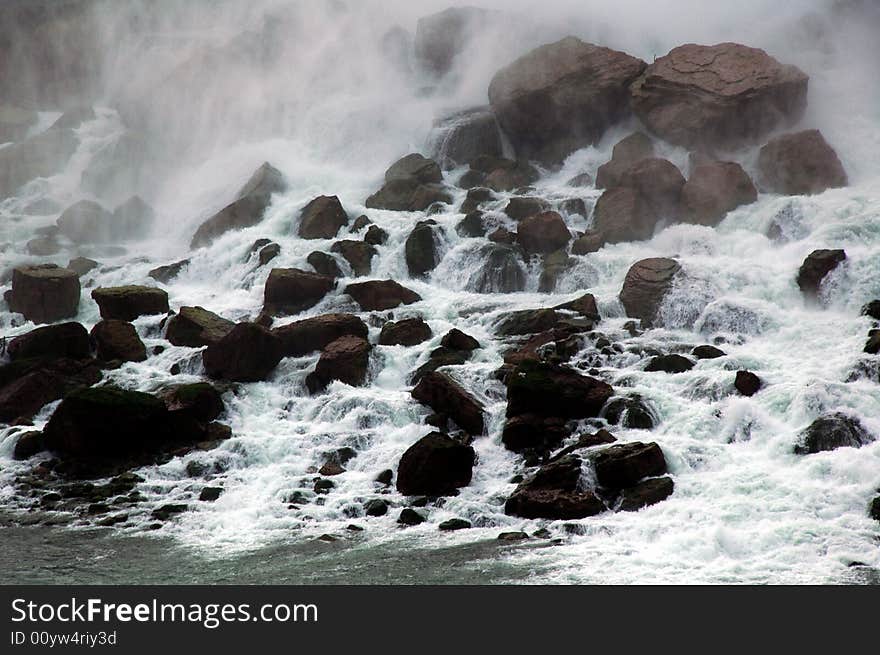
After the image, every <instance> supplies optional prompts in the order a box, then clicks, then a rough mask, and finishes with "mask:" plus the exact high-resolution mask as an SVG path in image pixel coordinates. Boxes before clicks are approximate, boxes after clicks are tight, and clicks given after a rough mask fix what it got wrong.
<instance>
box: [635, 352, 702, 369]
mask: <svg viewBox="0 0 880 655" xmlns="http://www.w3.org/2000/svg"><path fill="white" fill-rule="evenodd" d="M693 367H694V363H693V362H692V361H691V360H689V359H688V358H687V357H684V356H683V355H675V354H673V355H657V356H656V357H652V358H651V361H649V362H648V365H647V366H646V367H645V371H646V372H648V373H684V372H686V371H690V370H691V369H692V368H693Z"/></svg>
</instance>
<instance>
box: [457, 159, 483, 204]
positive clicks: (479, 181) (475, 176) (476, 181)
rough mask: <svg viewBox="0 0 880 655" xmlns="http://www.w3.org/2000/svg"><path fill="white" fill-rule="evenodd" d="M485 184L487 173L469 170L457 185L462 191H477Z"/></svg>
mask: <svg viewBox="0 0 880 655" xmlns="http://www.w3.org/2000/svg"><path fill="white" fill-rule="evenodd" d="M485 182H486V173H483V172H482V171H475V170H473V169H469V170H467V171H465V172H464V173H463V174H462V176H461V177H460V178H458V182H457V183H456V184H457V185H458V187H460V188H462V189H475V188H479V187H482V186H483V184H484V183H485ZM462 206H464V204H462ZM462 211H464V210H462Z"/></svg>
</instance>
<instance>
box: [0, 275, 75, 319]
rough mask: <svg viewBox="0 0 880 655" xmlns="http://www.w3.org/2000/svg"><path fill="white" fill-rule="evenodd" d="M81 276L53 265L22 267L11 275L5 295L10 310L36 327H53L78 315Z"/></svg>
mask: <svg viewBox="0 0 880 655" xmlns="http://www.w3.org/2000/svg"><path fill="white" fill-rule="evenodd" d="M79 297H80V284H79V276H78V275H77V274H76V273H75V272H74V271H71V270H69V269H66V268H59V267H58V266H55V265H54V264H42V265H39V266H23V267H21V268H16V269H15V270H14V271H13V272H12V290H11V291H10V292H9V293H8V294H6V300H7V302H8V304H9V310H10V311H13V312H17V313H19V314H22V315H23V316H24V317H25V318H26V319H27V320H29V321H33V322H34V323H53V322H55V321H58V320H61V319H63V318H71V317H73V316H76V314H77V312H78V311H79Z"/></svg>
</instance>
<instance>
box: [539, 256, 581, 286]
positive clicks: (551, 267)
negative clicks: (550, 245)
mask: <svg viewBox="0 0 880 655" xmlns="http://www.w3.org/2000/svg"><path fill="white" fill-rule="evenodd" d="M574 262H575V260H574V259H572V258H571V257H569V256H568V253H567V252H565V251H564V250H557V251H556V252H551V253H548V254H546V255H544V258H543V260H542V262H541V276H540V278H538V291H539V292H540V293H553V291H554V290H555V289H556V284H557V282H558V281H559V278H560V277H562V276H563V275H564V274H565V273H566V272H567V271H568V270H569V269H570V268H571V267H572V265H574Z"/></svg>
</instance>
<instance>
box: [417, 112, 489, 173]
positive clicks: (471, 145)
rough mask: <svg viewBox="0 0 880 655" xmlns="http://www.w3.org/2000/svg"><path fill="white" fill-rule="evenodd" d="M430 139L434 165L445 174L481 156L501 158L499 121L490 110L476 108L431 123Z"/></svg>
mask: <svg viewBox="0 0 880 655" xmlns="http://www.w3.org/2000/svg"><path fill="white" fill-rule="evenodd" d="M430 139H431V141H432V142H433V152H434V154H435V155H436V158H437V162H438V163H439V164H440V166H441V167H442V168H443V169H444V170H449V169H451V168H455V167H456V166H461V165H462V164H466V163H468V162H470V161H471V160H472V159H474V158H475V157H479V156H480V155H489V156H492V157H500V156H501V155H502V154H503V147H502V144H501V132H500V130H499V129H498V121H497V120H495V114H493V113H492V110H491V109H490V108H489V107H475V108H473V109H468V110H465V111H461V112H456V113H454V114H452V115H450V116H446V117H444V118H441V119H439V120H437V121H434V129H433V131H432V135H431V137H430Z"/></svg>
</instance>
